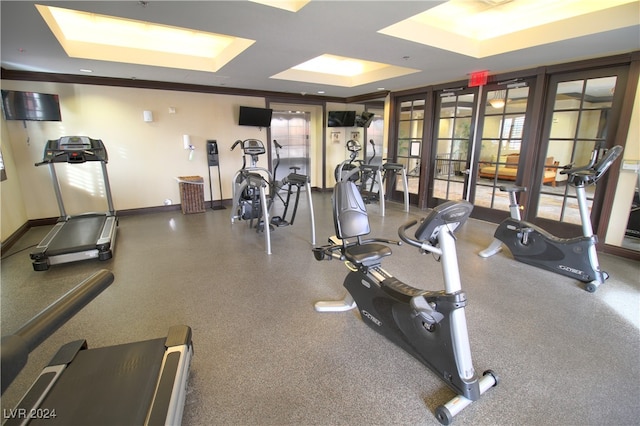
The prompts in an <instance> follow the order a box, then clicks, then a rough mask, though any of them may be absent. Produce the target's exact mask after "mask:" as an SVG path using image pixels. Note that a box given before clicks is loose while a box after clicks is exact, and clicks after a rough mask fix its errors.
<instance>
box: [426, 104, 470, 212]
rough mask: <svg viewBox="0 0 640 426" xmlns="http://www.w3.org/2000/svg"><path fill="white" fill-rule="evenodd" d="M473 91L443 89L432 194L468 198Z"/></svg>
mask: <svg viewBox="0 0 640 426" xmlns="http://www.w3.org/2000/svg"><path fill="white" fill-rule="evenodd" d="M474 99H475V95H474V94H473V93H450V92H449V93H443V94H442V95H441V97H440V104H439V111H438V129H437V132H436V134H437V135H438V137H437V140H436V153H435V166H434V173H433V195H432V196H433V197H434V198H437V199H441V200H460V199H466V185H467V179H468V167H469V160H470V159H469V153H470V149H469V147H470V143H471V125H472V122H471V119H472V116H473V110H474Z"/></svg>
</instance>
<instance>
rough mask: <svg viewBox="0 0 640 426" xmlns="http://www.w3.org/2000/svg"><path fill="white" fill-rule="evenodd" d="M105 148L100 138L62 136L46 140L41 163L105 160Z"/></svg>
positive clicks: (106, 157) (106, 158)
mask: <svg viewBox="0 0 640 426" xmlns="http://www.w3.org/2000/svg"><path fill="white" fill-rule="evenodd" d="M107 160H108V156H107V150H106V148H105V147H104V144H103V143H102V140H100V139H92V138H90V137H87V136H63V137H61V138H60V139H52V140H48V141H47V143H46V145H45V148H44V157H43V160H42V163H84V162H85V161H103V162H105V163H106V162H107Z"/></svg>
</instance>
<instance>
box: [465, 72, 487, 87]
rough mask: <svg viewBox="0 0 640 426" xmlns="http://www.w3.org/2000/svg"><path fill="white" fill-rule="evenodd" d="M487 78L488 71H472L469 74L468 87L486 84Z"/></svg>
mask: <svg viewBox="0 0 640 426" xmlns="http://www.w3.org/2000/svg"><path fill="white" fill-rule="evenodd" d="M488 78H489V71H476V72H472V73H471V75H470V76H469V87H476V86H484V85H485V84H487V79H488Z"/></svg>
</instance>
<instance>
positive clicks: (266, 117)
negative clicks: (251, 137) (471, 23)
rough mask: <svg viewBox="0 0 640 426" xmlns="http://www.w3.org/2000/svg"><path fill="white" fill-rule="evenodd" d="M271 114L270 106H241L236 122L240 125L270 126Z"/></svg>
mask: <svg viewBox="0 0 640 426" xmlns="http://www.w3.org/2000/svg"><path fill="white" fill-rule="evenodd" d="M272 115H273V110H272V109H270V108H254V107H246V106H241V107H240V118H239V119H238V124H239V125H240V126H256V127H269V126H271V116H272Z"/></svg>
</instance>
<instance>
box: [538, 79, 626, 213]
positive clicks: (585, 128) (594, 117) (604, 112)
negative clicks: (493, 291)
mask: <svg viewBox="0 0 640 426" xmlns="http://www.w3.org/2000/svg"><path fill="white" fill-rule="evenodd" d="M616 81H617V77H616V76H607V77H601V78H586V79H577V80H572V81H562V82H558V83H557V85H556V88H555V94H554V97H555V98H554V101H553V111H552V113H551V123H550V128H549V143H548V145H547V150H546V155H545V157H544V160H545V161H544V165H542V166H541V167H543V170H542V171H539V175H541V176H542V178H541V179H540V180H539V181H538V185H539V194H540V198H539V201H538V207H537V214H536V216H537V217H540V218H545V219H551V220H554V221H558V222H564V223H571V224H577V225H579V224H580V223H581V219H580V210H579V208H578V204H577V200H576V195H575V190H574V188H572V187H571V186H570V185H568V184H567V182H568V181H567V176H566V175H562V174H560V173H559V171H560V170H559V168H561V167H562V166H563V165H566V164H573V165H575V166H580V165H586V164H587V163H589V160H590V158H591V153H592V152H593V150H594V148H595V147H599V148H600V147H602V148H604V146H605V142H606V138H607V128H608V120H609V115H610V111H611V107H612V99H613V94H614V91H615V86H616ZM586 190H587V204H588V207H589V211H591V207H592V205H593V198H594V193H595V186H594V185H591V186H589V187H587V188H586Z"/></svg>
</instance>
